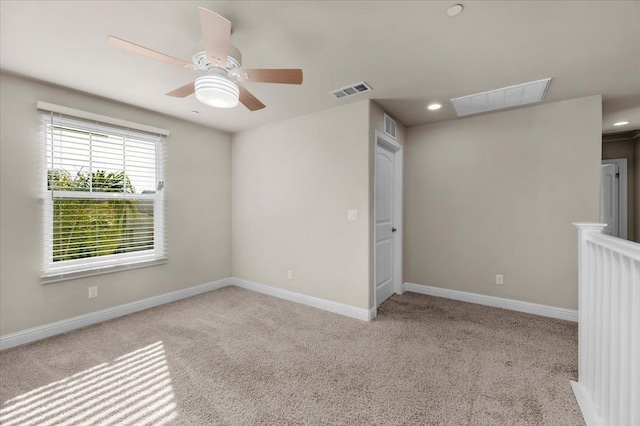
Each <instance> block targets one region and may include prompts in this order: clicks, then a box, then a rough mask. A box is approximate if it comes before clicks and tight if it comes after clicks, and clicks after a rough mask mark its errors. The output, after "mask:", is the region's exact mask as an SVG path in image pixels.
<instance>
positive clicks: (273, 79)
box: [235, 69, 302, 84]
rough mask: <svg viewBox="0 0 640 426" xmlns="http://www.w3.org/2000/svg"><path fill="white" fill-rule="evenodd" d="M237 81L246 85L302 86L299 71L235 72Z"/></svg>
mask: <svg viewBox="0 0 640 426" xmlns="http://www.w3.org/2000/svg"><path fill="white" fill-rule="evenodd" d="M235 74H236V76H237V77H238V81H241V82H247V83H251V82H254V83H283V84H302V70H301V69H271V70H248V69H239V70H235Z"/></svg>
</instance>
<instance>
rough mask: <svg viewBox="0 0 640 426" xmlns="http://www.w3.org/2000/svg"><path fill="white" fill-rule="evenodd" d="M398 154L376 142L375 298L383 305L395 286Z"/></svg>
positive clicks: (378, 303)
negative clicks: (395, 209)
mask: <svg viewBox="0 0 640 426" xmlns="http://www.w3.org/2000/svg"><path fill="white" fill-rule="evenodd" d="M395 167H396V164H395V154H394V152H393V151H391V150H389V149H387V148H385V147H383V146H380V145H379V144H376V172H375V181H376V188H375V191H376V194H375V195H376V197H375V199H376V302H377V305H378V306H380V304H381V303H382V302H384V301H385V300H387V299H388V298H389V297H390V296H391V295H392V294H393V293H394V290H395V286H394V280H393V277H394V271H393V267H394V263H395V262H394V254H395V246H394V243H395V238H394V236H395V228H394V226H393V225H394V217H393V216H394V197H395V194H394V192H395V185H394V177H395Z"/></svg>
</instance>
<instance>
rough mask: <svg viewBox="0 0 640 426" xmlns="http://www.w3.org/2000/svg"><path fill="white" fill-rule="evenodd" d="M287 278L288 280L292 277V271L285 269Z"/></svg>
mask: <svg viewBox="0 0 640 426" xmlns="http://www.w3.org/2000/svg"><path fill="white" fill-rule="evenodd" d="M287 278H288V279H290V280H292V279H293V271H287Z"/></svg>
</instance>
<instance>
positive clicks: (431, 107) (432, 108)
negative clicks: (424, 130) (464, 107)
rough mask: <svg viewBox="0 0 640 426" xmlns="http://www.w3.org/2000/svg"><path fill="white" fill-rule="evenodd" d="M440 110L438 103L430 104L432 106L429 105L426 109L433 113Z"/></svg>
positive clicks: (440, 105) (440, 106)
mask: <svg viewBox="0 0 640 426" xmlns="http://www.w3.org/2000/svg"><path fill="white" fill-rule="evenodd" d="M440 108H442V104H439V103H437V102H434V103H432V104H429V106H428V107H427V109H428V110H429V111H435V110H437V109H440Z"/></svg>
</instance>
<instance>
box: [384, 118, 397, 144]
mask: <svg viewBox="0 0 640 426" xmlns="http://www.w3.org/2000/svg"><path fill="white" fill-rule="evenodd" d="M384 132H385V133H386V134H387V135H389V136H391V137H392V138H394V139H395V138H396V120H394V119H393V118H391V117H389V116H388V115H387V114H385V115H384Z"/></svg>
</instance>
